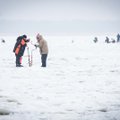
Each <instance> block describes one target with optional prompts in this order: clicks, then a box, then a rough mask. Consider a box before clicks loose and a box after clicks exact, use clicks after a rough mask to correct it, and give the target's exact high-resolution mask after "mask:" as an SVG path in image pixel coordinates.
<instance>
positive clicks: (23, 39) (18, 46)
mask: <svg viewBox="0 0 120 120" xmlns="http://www.w3.org/2000/svg"><path fill="white" fill-rule="evenodd" d="M29 41H30V40H29V39H27V36H26V35H22V36H19V37H18V38H17V40H16V43H15V46H14V49H13V52H14V53H15V56H16V67H23V66H22V65H21V63H22V56H23V54H24V51H25V47H26V46H27V42H29Z"/></svg>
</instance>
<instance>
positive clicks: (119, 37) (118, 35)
mask: <svg viewBox="0 0 120 120" xmlns="http://www.w3.org/2000/svg"><path fill="white" fill-rule="evenodd" d="M117 42H120V34H117Z"/></svg>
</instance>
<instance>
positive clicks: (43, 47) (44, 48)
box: [38, 38, 48, 54]
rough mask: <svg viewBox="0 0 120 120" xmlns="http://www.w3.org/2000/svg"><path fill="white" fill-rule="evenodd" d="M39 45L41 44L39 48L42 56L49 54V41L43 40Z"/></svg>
mask: <svg viewBox="0 0 120 120" xmlns="http://www.w3.org/2000/svg"><path fill="white" fill-rule="evenodd" d="M38 43H39V45H38V46H39V48H40V54H48V45H47V41H46V40H44V39H43V38H42V39H40V41H39V42H38Z"/></svg>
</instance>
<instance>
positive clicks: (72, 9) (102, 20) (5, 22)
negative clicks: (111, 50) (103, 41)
mask: <svg viewBox="0 0 120 120" xmlns="http://www.w3.org/2000/svg"><path fill="white" fill-rule="evenodd" d="M119 12H120V0H0V25H1V26H2V29H1V30H0V32H10V27H11V26H13V28H15V29H16V31H18V32H20V31H22V28H23V29H24V30H23V31H24V32H26V31H28V32H29V31H30V32H37V31H38V30H40V31H41V32H42V30H43V32H44V33H45V32H50V31H52V32H53V33H54V32H55V31H57V32H60V31H58V29H60V30H63V31H64V32H67V31H68V32H69V31H70V30H68V29H67V28H69V29H70V28H71V29H72V31H71V32H75V31H76V32H77V33H78V32H85V31H87V30H89V29H91V28H92V26H90V25H91V24H92V25H93V27H94V30H93V32H95V31H97V32H99V30H97V28H98V27H100V26H101V25H103V24H104V26H105V27H108V28H109V30H108V32H110V31H112V30H110V29H112V28H113V29H115V30H113V31H112V32H117V31H118V30H119V28H120V25H119V24H118V23H119V21H120V13H119ZM94 23H95V24H94ZM111 24H113V26H111ZM52 26H53V27H52ZM61 26H63V27H61ZM64 26H66V27H65V28H64ZM117 26H118V28H117ZM13 28H12V29H13ZM27 28H28V29H27ZM57 28H58V29H57ZM6 29H7V30H6ZM12 29H11V31H12V32H14V29H13V30H12ZM30 29H32V30H30ZM73 29H74V30H73ZM100 29H101V28H100ZM82 30H83V31H82ZM89 31H90V30H89ZM89 31H88V32H89ZM100 31H101V30H100ZM103 31H104V30H103ZM106 31H107V29H106ZM118 32H119V31H118Z"/></svg>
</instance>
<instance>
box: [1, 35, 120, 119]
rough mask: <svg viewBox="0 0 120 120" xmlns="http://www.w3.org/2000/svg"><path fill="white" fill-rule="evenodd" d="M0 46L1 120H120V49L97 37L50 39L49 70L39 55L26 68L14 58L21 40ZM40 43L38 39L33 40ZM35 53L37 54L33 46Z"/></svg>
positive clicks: (24, 62) (24, 63) (33, 38)
mask: <svg viewBox="0 0 120 120" xmlns="http://www.w3.org/2000/svg"><path fill="white" fill-rule="evenodd" d="M4 38H5V40H6V42H5V43H2V42H1V43H0V111H8V112H9V113H10V114H9V115H0V120H120V43H110V44H106V43H104V40H103V38H101V40H100V41H99V42H98V43H93V39H94V38H93V37H90V36H87V37H79V36H76V37H75V36H73V37H72V36H69V37H65V36H64V37H48V36H46V37H45V39H46V40H47V42H48V46H49V55H48V59H47V67H46V68H42V67H41V61H40V60H41V57H40V54H39V50H38V49H36V50H34V51H33V66H31V67H29V66H28V57H27V49H26V51H25V54H24V56H23V65H24V67H22V68H16V67H15V55H14V53H13V52H12V50H13V47H14V44H15V41H16V37H4ZM30 38H31V41H32V42H33V43H36V40H35V37H30ZM28 46H29V47H30V51H31V50H32V49H34V47H33V46H32V45H31V43H29V44H28Z"/></svg>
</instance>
